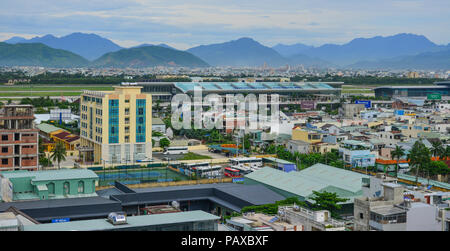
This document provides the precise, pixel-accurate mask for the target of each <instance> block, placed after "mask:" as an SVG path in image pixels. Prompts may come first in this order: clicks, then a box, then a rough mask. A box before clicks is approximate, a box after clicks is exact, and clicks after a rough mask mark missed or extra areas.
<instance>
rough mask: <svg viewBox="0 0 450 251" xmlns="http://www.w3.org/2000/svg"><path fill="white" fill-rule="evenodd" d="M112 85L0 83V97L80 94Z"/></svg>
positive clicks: (111, 88) (101, 89)
mask: <svg viewBox="0 0 450 251" xmlns="http://www.w3.org/2000/svg"><path fill="white" fill-rule="evenodd" d="M113 89H114V88H113V87H112V86H98V85H97V86H89V85H73V86H67V85H61V86H58V85H53V86H50V85H37V86H31V87H30V86H29V85H23V86H5V85H0V97H8V98H9V97H11V98H13V97H47V96H61V95H62V96H80V94H81V93H83V91H84V90H90V91H112V90H113Z"/></svg>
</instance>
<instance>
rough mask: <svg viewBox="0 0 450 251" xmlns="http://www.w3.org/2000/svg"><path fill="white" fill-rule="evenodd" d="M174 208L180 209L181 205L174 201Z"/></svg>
mask: <svg viewBox="0 0 450 251" xmlns="http://www.w3.org/2000/svg"><path fill="white" fill-rule="evenodd" d="M171 204H172V207H174V208H180V203H178V202H177V201H172V203H171Z"/></svg>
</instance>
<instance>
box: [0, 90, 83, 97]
mask: <svg viewBox="0 0 450 251" xmlns="http://www.w3.org/2000/svg"><path fill="white" fill-rule="evenodd" d="M81 93H83V92H81V91H80V92H64V91H62V92H59V91H55V92H32V93H31V92H1V93H0V97H47V96H61V95H62V96H80V95H81Z"/></svg>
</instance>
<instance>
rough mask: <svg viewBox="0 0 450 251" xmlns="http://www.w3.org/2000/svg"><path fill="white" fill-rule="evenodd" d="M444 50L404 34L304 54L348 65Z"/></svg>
mask: <svg viewBox="0 0 450 251" xmlns="http://www.w3.org/2000/svg"><path fill="white" fill-rule="evenodd" d="M444 48H445V46H439V45H436V44H435V43H433V42H431V41H430V40H428V39H427V38H426V37H424V36H421V35H414V34H405V33H403V34H397V35H394V36H388V37H381V36H377V37H372V38H356V39H353V40H352V41H350V42H349V43H347V44H344V45H336V44H325V45H322V46H320V47H315V48H310V49H306V50H304V51H302V54H305V55H307V56H310V57H315V58H320V59H323V60H327V61H330V62H332V63H334V64H338V65H348V64H353V63H356V62H359V61H362V60H369V61H370V60H380V59H386V58H393V57H397V56H406V55H416V54H419V53H424V52H433V51H439V50H443V49H444Z"/></svg>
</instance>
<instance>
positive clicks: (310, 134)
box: [292, 127, 323, 143]
mask: <svg viewBox="0 0 450 251" xmlns="http://www.w3.org/2000/svg"><path fill="white" fill-rule="evenodd" d="M322 136H323V135H322V134H321V133H319V132H315V131H309V130H304V129H301V128H300V127H296V128H294V129H292V140H301V141H304V142H308V143H318V142H322Z"/></svg>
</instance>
